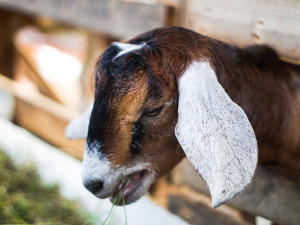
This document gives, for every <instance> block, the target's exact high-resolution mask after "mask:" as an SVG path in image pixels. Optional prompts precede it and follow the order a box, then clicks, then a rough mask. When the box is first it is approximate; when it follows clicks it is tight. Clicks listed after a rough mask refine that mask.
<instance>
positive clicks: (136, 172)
mask: <svg viewBox="0 0 300 225" xmlns="http://www.w3.org/2000/svg"><path fill="white" fill-rule="evenodd" d="M150 168H151V167H150V164H149V163H136V164H134V165H126V166H125V165H122V166H112V165H111V163H110V162H109V161H108V160H107V159H106V158H105V157H103V156H101V153H99V152H95V151H89V150H88V149H86V151H85V154H84V159H83V166H82V179H83V183H84V185H85V186H87V184H88V183H90V182H93V181H102V182H103V187H102V188H101V189H99V191H94V192H92V193H93V194H94V195H95V196H96V197H98V198H101V199H103V198H108V197H109V198H110V200H111V201H112V202H113V203H115V204H116V205H124V203H125V204H130V203H133V202H135V201H137V200H138V199H139V198H141V197H142V196H143V195H144V194H146V193H147V191H148V189H149V187H150V185H151V184H152V183H153V182H154V180H155V173H154V171H152V170H151V169H150Z"/></svg>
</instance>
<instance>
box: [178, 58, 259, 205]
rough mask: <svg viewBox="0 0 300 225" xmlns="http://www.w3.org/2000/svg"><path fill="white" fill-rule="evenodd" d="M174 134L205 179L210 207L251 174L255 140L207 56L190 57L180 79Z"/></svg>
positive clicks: (232, 192) (238, 189)
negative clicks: (192, 59) (203, 59)
mask: <svg viewBox="0 0 300 225" xmlns="http://www.w3.org/2000/svg"><path fill="white" fill-rule="evenodd" d="M175 134H176V137H177V139H178V141H179V143H180V145H181V147H182V148H183V150H184V152H185V154H186V156H187V158H188V159H189V161H190V162H191V163H192V165H193V166H194V167H195V169H196V170H197V172H198V173H199V174H200V175H201V177H202V178H203V179H204V181H205V182H206V184H207V186H208V188H209V191H210V194H211V197H212V207H217V206H219V205H221V204H222V203H224V202H226V201H227V200H230V199H231V198H233V197H234V196H236V195H237V194H238V193H239V192H241V191H242V190H243V189H244V188H245V187H246V185H248V184H249V183H250V181H251V179H252V176H253V174H254V171H255V167H256V163H257V143H256V138H255V134H254V131H253V128H252V126H251V124H250V122H249V121H248V118H247V116H246V114H245V113H244V111H243V110H242V109H241V108H240V107H239V106H238V105H237V104H235V103H234V102H233V101H232V100H231V99H230V97H229V96H228V95H227V93H226V92H225V90H224V89H223V87H222V86H221V85H220V83H219V82H218V80H217V76H216V74H215V72H214V71H213V70H212V68H211V66H210V64H209V63H208V62H194V63H192V64H191V65H190V67H189V68H188V69H187V70H186V71H185V73H184V74H183V75H182V77H181V78H180V79H179V104H178V122H177V124H176V128H175Z"/></svg>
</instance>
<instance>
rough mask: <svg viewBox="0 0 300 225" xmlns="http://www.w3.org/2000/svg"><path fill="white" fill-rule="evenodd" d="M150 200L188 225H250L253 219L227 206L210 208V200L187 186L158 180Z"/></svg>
mask: <svg viewBox="0 0 300 225" xmlns="http://www.w3.org/2000/svg"><path fill="white" fill-rule="evenodd" d="M151 199H152V200H153V201H154V202H156V203H157V204H159V205H161V206H162V207H165V208H167V209H168V210H169V211H171V212H172V213H174V214H176V215H178V216H180V217H181V218H183V219H184V220H186V221H187V222H188V223H190V224H197V225H206V224H213V225H226V224H227V225H234V224H236V225H250V224H254V217H253V216H249V215H247V218H245V214H244V213H243V212H240V211H239V210H236V209H234V208H232V207H230V206H228V205H222V206H220V207H218V208H217V209H213V208H211V207H210V198H209V197H207V196H206V195H204V194H201V193H198V192H196V191H194V190H192V189H191V188H189V187H187V186H181V187H178V186H174V185H171V184H169V183H168V182H167V181H165V179H163V178H162V179H160V180H159V181H158V182H157V183H156V185H155V186H154V190H153V191H152V192H151Z"/></svg>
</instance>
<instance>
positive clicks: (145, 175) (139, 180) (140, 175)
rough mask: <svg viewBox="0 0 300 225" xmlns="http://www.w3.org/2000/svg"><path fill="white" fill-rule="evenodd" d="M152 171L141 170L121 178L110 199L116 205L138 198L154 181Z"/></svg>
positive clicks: (128, 202)
mask: <svg viewBox="0 0 300 225" xmlns="http://www.w3.org/2000/svg"><path fill="white" fill-rule="evenodd" d="M152 177H153V176H152V173H151V172H150V171H149V170H146V169H144V170H140V171H137V172H134V173H132V174H129V175H127V176H125V177H123V178H122V179H121V181H120V182H119V183H118V185H117V186H116V188H115V190H114V191H113V193H112V194H111V196H110V197H109V200H110V201H111V202H112V203H114V204H115V205H126V204H130V203H132V202H135V201H136V200H138V199H139V198H140V197H141V196H142V195H144V194H145V193H146V192H147V191H148V188H149V186H150V185H151V183H152Z"/></svg>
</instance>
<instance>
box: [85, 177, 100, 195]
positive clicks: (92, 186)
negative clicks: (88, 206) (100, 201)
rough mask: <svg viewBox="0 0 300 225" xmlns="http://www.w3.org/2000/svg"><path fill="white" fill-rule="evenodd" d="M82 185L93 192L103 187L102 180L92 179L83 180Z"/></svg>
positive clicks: (95, 192)
mask: <svg viewBox="0 0 300 225" xmlns="http://www.w3.org/2000/svg"><path fill="white" fill-rule="evenodd" d="M83 186H84V187H85V188H86V189H88V190H89V191H90V192H92V193H93V194H97V193H98V192H99V191H101V189H102V188H103V182H102V181H101V180H92V181H89V182H84V183H83Z"/></svg>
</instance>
